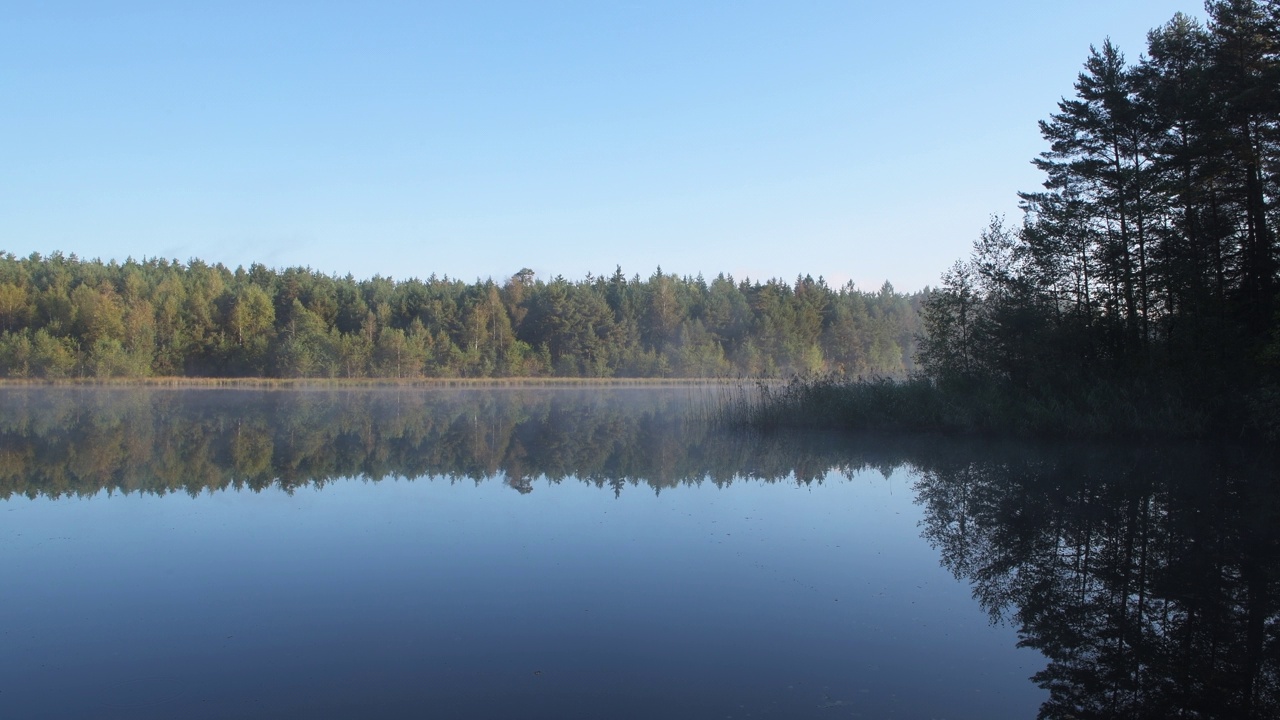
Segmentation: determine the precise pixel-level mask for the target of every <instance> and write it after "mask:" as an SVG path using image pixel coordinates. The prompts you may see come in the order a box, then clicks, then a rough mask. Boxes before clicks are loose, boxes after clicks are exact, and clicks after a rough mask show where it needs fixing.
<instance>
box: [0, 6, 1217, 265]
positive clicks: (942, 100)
mask: <svg viewBox="0 0 1280 720" xmlns="http://www.w3.org/2000/svg"><path fill="white" fill-rule="evenodd" d="M1178 11H1181V12H1184V13H1186V14H1188V15H1191V16H1193V17H1196V18H1200V19H1201V20H1203V18H1204V12H1203V8H1202V6H1201V4H1200V3H1199V2H1195V1H1176V0H1125V1H1124V2H1116V1H1115V0H1110V1H1103V0H1072V1H1070V2H1067V1H1066V0H1053V1H1050V2H1035V3H1028V2H974V3H949V2H948V3H943V2H937V3H896V4H875V5H872V4H869V3H854V2H839V1H832V2H818V1H814V2H790V3H783V2H730V1H728V0H708V1H706V2H641V1H637V2H626V3H624V2H619V3H612V2H555V1H548V2H537V3H534V2H477V3H431V2H424V3H416V2H403V3H401V2H382V3H354V2H350V3H342V2H324V3H319V2H317V3H300V2H299V3H287V2H279V3H247V2H221V3H216V4H214V3H209V4H205V5H204V6H203V7H197V6H196V4H193V3H139V2H115V3H91V2H84V3H76V2H37V3H15V4H13V5H11V6H10V7H8V8H6V10H5V12H4V17H3V18H0V93H2V94H3V96H4V97H5V98H6V102H5V110H4V112H0V138H2V139H0V251H4V252H12V253H15V254H17V255H27V254H30V253H32V252H40V253H42V254H47V253H50V252H52V251H62V252H64V253H67V254H70V253H76V254H78V255H79V256H81V257H86V258H95V257H100V258H102V259H104V260H106V259H117V260H123V259H125V258H126V257H130V256H132V257H134V258H143V257H165V258H172V259H177V260H181V261H186V260H188V259H190V258H193V257H195V258H200V259H202V260H206V261H209V262H221V263H225V264H227V265H228V266H230V267H233V268H234V267H235V266H237V265H245V266H247V265H249V264H251V263H254V262H261V263H264V264H266V265H269V266H273V267H285V266H293V265H305V266H310V267H313V268H315V269H317V270H320V271H322V272H325V273H335V274H338V275H345V274H347V273H351V274H353V275H355V276H356V277H358V278H361V277H369V276H372V275H374V274H381V275H384V276H391V277H395V278H398V279H403V278H408V277H413V276H418V277H425V276H427V275H430V274H432V273H435V274H439V275H446V274H447V275H449V276H452V277H459V278H462V279H464V280H474V279H476V278H477V277H479V278H487V277H493V278H495V279H501V278H505V277H507V276H509V275H511V274H512V273H514V272H516V271H517V270H519V269H520V268H522V267H530V268H532V269H534V270H535V271H536V272H537V273H538V275H539V276H540V277H550V276H553V275H556V274H561V275H564V276H565V277H568V278H570V279H578V278H581V277H584V276H585V275H586V274H587V273H588V272H592V273H596V274H601V273H605V274H608V273H612V272H613V270H614V267H615V266H618V265H620V266H621V267H622V269H623V271H624V272H625V273H626V274H627V275H632V274H637V273H638V274H640V275H641V276H645V277H647V276H649V275H650V274H652V272H653V271H654V269H655V268H656V267H658V266H661V267H662V269H663V270H664V271H665V272H674V273H676V274H680V275H694V274H697V273H699V272H701V273H703V274H704V275H707V276H708V277H710V276H714V275H715V274H716V273H719V272H727V273H732V274H734V275H735V276H736V277H738V278H739V279H741V278H742V277H744V276H750V277H752V278H766V277H783V278H788V279H790V278H794V277H795V276H796V275H797V274H810V275H813V276H815V277H816V276H818V275H822V276H825V277H826V278H827V279H828V281H830V282H832V283H834V284H841V283H843V282H845V281H849V280H852V281H853V282H854V283H856V284H857V285H858V286H859V287H861V288H863V289H874V288H877V287H879V285H880V284H881V283H882V282H884V281H885V280H889V281H891V282H892V283H893V284H894V285H895V286H896V287H897V288H898V289H899V290H916V289H919V288H921V287H923V286H925V285H927V284H934V283H936V279H937V277H938V276H939V274H940V273H941V272H942V271H943V270H944V269H945V268H946V267H947V266H949V265H950V264H951V263H952V262H954V261H955V260H956V259H958V258H960V257H961V256H964V255H966V254H967V252H968V249H969V246H970V244H971V242H972V240H973V238H975V237H976V236H977V234H978V232H979V231H980V230H981V229H982V228H983V227H984V226H985V225H986V224H987V221H988V218H989V216H991V215H992V214H1000V213H1003V214H1005V215H1006V216H1007V217H1009V219H1011V220H1017V217H1018V213H1017V198H1016V195H1015V193H1016V192H1017V191H1019V190H1034V189H1036V188H1037V187H1038V184H1039V181H1040V177H1039V175H1038V173H1037V172H1036V171H1035V169H1034V168H1033V167H1032V166H1031V164H1030V160H1031V159H1032V158H1033V157H1034V156H1035V155H1036V154H1037V153H1039V152H1041V151H1042V150H1043V149H1044V143H1043V142H1042V141H1041V139H1040V137H1039V132H1038V130H1037V127H1036V122H1037V121H1038V120H1041V119H1044V118H1047V117H1048V115H1049V114H1050V113H1051V112H1053V111H1054V110H1055V109H1056V106H1055V103H1056V102H1057V101H1058V99H1059V98H1061V97H1062V96H1064V95H1070V94H1071V92H1072V83H1073V82H1074V80H1075V77H1076V75H1077V73H1078V72H1079V70H1080V68H1081V66H1082V64H1083V62H1084V60H1085V58H1086V56H1087V54H1088V50H1089V45H1090V44H1101V43H1102V41H1103V40H1104V39H1105V38H1107V37H1108V36H1109V37H1110V38H1111V39H1112V40H1113V41H1114V42H1115V43H1117V44H1118V45H1119V47H1120V48H1121V49H1122V50H1123V51H1124V52H1125V54H1126V56H1127V57H1128V58H1129V59H1130V60H1136V59H1137V58H1138V56H1139V54H1140V53H1141V52H1142V50H1143V46H1144V39H1145V35H1146V32H1147V31H1148V30H1149V29H1151V28H1153V27H1156V26H1158V25H1161V24H1163V23H1165V22H1166V21H1168V20H1169V18H1170V17H1172V16H1173V14H1174V13H1175V12H1178Z"/></svg>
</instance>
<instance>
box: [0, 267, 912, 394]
mask: <svg viewBox="0 0 1280 720" xmlns="http://www.w3.org/2000/svg"><path fill="white" fill-rule="evenodd" d="M923 299H924V294H923V293H916V294H912V295H906V294H902V293H899V292H897V291H896V290H894V289H893V287H892V286H891V285H889V284H888V283H885V285H884V286H883V287H882V288H880V289H879V290H877V291H874V292H864V291H860V290H858V289H856V288H855V287H854V286H853V285H852V284H846V285H844V286H843V287H839V288H834V287H831V286H829V285H828V284H827V283H826V282H825V281H824V280H823V279H822V278H821V277H819V278H818V279H817V280H815V279H813V278H812V277H810V276H807V275H806V276H802V277H797V278H796V279H795V281H794V282H786V281H783V280H778V279H771V280H767V281H764V282H760V281H751V280H749V279H743V280H735V279H734V278H733V277H731V276H728V275H723V274H722V275H718V276H716V277H715V278H714V279H712V280H711V281H710V282H707V281H706V280H705V279H703V277H702V276H700V275H699V276H697V277H678V276H675V275H671V274H666V273H663V272H662V270H661V268H659V269H658V270H657V271H656V272H654V273H653V275H651V276H650V277H649V278H648V279H641V278H640V277H639V276H638V275H634V276H632V277H630V278H628V277H627V276H625V275H624V274H623V273H622V269H621V268H618V269H617V270H615V272H614V273H613V274H612V275H608V276H606V275H600V276H593V275H588V276H587V277H586V278H585V279H583V280H578V281H570V280H567V279H565V278H563V277H559V276H557V277H554V278H551V279H550V280H544V279H541V278H537V277H536V276H535V274H534V273H533V271H531V270H528V269H527V268H525V269H521V270H519V271H518V272H516V273H515V274H513V275H512V276H511V277H510V278H508V279H506V280H505V281H504V282H502V283H501V284H499V283H496V282H494V281H492V280H476V281H474V282H470V283H467V282H463V281H461V280H457V279H451V278H449V277H447V276H446V277H437V276H436V275H431V276H429V277H427V278H426V279H425V280H422V279H417V278H410V279H408V280H399V281H397V280H393V279H391V278H386V277H373V278H370V279H365V280H357V279H355V278H353V277H351V276H349V275H348V276H347V277H334V276H329V275H325V274H323V273H319V272H316V271H314V270H311V269H309V268H299V267H293V268H287V269H284V270H275V269H271V268H267V267H264V266H262V265H256V264H255V265H253V266H251V267H249V268H248V269H244V268H237V269H235V270H231V269H228V268H226V267H224V266H222V265H210V264H207V263H204V262H202V261H200V260H191V261H189V262H187V263H180V262H178V261H169V260H163V259H148V260H143V261H135V260H128V261H126V262H124V263H117V262H114V261H113V262H107V263H104V262H102V261H99V260H82V259H80V258H77V257H76V256H75V255H69V256H64V255H62V254H60V253H54V254H52V255H49V256H41V255H39V254H33V255H31V256H29V257H25V258H19V257H15V256H14V255H12V254H0V376H4V377H11V378H65V377H143V376H149V375H158V376H220V377H244V376H254V377H326V378H329V377H350V378H357V377H391V378H419V377H459V376H461V377H512V376H548V375H556V376H566V377H721V376H750V377H776V376H785V375H791V374H797V373H817V372H833V373H838V374H845V375H850V376H859V375H866V376H870V375H877V376H902V375H905V374H906V373H908V372H909V371H911V370H912V369H913V368H914V354H915V336H916V333H917V330H918V327H917V317H918V309H919V306H920V304H921V302H923Z"/></svg>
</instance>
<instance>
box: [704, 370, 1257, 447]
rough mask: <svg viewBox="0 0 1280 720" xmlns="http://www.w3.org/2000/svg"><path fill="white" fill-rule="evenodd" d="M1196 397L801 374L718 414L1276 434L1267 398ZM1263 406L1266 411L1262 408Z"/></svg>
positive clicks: (1081, 435)
mask: <svg viewBox="0 0 1280 720" xmlns="http://www.w3.org/2000/svg"><path fill="white" fill-rule="evenodd" d="M1260 402H1261V403H1262V404H1261V405H1259V404H1258V402H1253V403H1250V402H1249V401H1247V400H1245V399H1240V398H1234V399H1228V398H1220V399H1219V401H1218V402H1215V403H1204V402H1194V401H1191V400H1188V399H1186V398H1185V397H1184V396H1183V395H1182V394H1181V393H1180V392H1178V391H1176V390H1175V389H1171V388H1169V387H1160V386H1157V385H1154V384H1152V385H1148V386H1141V385H1134V384H1125V385H1120V384H1117V383H1107V382H1102V381H1098V382H1095V383H1093V384H1092V385H1090V386H1087V387H1085V386H1081V387H1077V388H1074V389H1073V391H1072V392H1071V393H1069V394H1057V395H1049V394H1047V393H1035V392H1030V391H1023V392H1010V391H1008V390H1006V389H1004V388H1001V387H997V386H995V385H991V384H985V385H984V384H977V383H975V384H972V385H969V386H966V387H954V388H947V389H945V390H944V389H943V388H941V387H939V386H938V385H936V384H935V383H933V382H931V381H929V380H926V379H919V378H917V379H911V380H906V381H893V380H887V379H876V380H849V379H844V378H829V377H827V378H810V379H796V380H792V381H791V382H789V383H786V384H784V385H775V386H768V385H760V386H756V387H739V388H737V389H736V390H734V391H732V392H729V393H727V394H726V395H725V396H724V397H723V398H722V401H721V402H720V404H719V407H718V408H717V409H716V411H715V416H716V419H717V420H718V421H719V422H721V423H723V424H726V425H728V426H731V427H742V428H753V429H757V430H772V429H780V428H813V429H831V430H845V431H894V432H904V431H905V432H930V433H949V434H973V435H991V436H1013V437H1038V438H1072V439H1085V440H1098V439H1106V440H1115V439H1177V438H1221V439H1230V440H1249V439H1255V440H1269V439H1275V437H1276V433H1277V428H1276V427H1275V426H1274V417H1275V414H1274V412H1273V411H1274V408H1273V407H1270V405H1272V404H1274V399H1273V400H1272V401H1271V402H1266V401H1265V398H1263V399H1262V400H1261V401H1260ZM1262 405H1266V406H1268V407H1263V406H1262Z"/></svg>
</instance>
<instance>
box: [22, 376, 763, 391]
mask: <svg viewBox="0 0 1280 720" xmlns="http://www.w3.org/2000/svg"><path fill="white" fill-rule="evenodd" d="M759 382H766V383H770V382H782V381H771V380H761V379H757V378H570V377H511V378H261V377H253V378H243V377H241V378H237V377H219V378H205V377H194V378H193V377H150V378H58V379H48V378H39V379H37V378H30V379H27V378H0V389H7V388H53V387H61V388H75V387H84V388H111V387H119V388H193V389H197V388H198V389H219V388H225V389H245V388H248V389H281V390H287V389H306V390H314V389H334V390H341V389H360V388H401V389H403V388H422V389H435V388H491V387H547V388H551V387H566V388H567V387H695V386H716V387H733V386H746V385H755V384H757V383H759Z"/></svg>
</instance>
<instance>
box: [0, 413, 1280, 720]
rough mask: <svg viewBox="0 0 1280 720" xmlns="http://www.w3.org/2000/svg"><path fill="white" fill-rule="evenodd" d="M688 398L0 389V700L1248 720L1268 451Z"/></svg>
mask: <svg viewBox="0 0 1280 720" xmlns="http://www.w3.org/2000/svg"><path fill="white" fill-rule="evenodd" d="M706 402H707V399H706V397H705V396H704V395H701V394H699V393H698V392H696V391H691V390H686V389H679V390H671V389H667V390H655V389H646V390H596V391H578V390H541V391H538V390H492V391H465V392H463V391H457V392H451V391H415V392H403V391H401V392H396V391H351V392H299V391H288V392H257V391H253V392H250V391H227V390H221V391H193V390H185V391H164V390H151V391H143V390H130V391H120V390H117V391H102V390H98V391H91V390H4V391H0V404H2V405H0V407H2V408H3V417H2V418H0V498H3V500H0V578H3V581H2V584H0V607H3V608H5V612H3V613H2V614H0V707H3V708H6V710H5V712H4V713H3V714H4V715H5V716H8V717H24V718H46V717H47V718H61V717H105V718H114V717H120V718H126V717H127V718H150V717H155V718H161V717H164V718H168V717H190V718H202V717H208V718H227V717H263V718H265V717H280V716H296V717H354V716H365V717H424V716H434V717H482V718H487V717H492V718H520V717H536V718H541V717H547V718H552V717H557V718H559V717H563V718H601V717H614V718H657V717H670V718H729V717H732V718H748V717H756V718H758V717H778V718H807V717H812V718H837V717H865V718H882V717H900V718H1032V717H1035V716H1036V714H1037V712H1041V711H1044V712H1045V713H1046V714H1047V716H1049V717H1072V716H1082V715H1090V713H1092V715H1091V716H1096V717H1106V716H1112V715H1114V716H1130V715H1133V714H1134V712H1133V710H1134V709H1135V708H1137V709H1141V710H1142V712H1146V711H1147V710H1150V709H1154V708H1164V709H1166V710H1167V709H1170V708H1183V709H1190V710H1191V711H1192V713H1191V714H1192V716H1214V713H1215V712H1221V715H1220V716H1223V717H1228V716H1231V717H1240V716H1244V717H1248V716H1256V717H1269V716H1270V714H1271V713H1272V712H1273V711H1274V708H1275V707H1276V706H1275V701H1276V686H1277V682H1276V681H1277V673H1276V662H1277V638H1276V619H1277V612H1276V593H1275V591H1276V589H1277V588H1276V583H1277V581H1278V575H1277V573H1276V568H1277V564H1278V563H1277V553H1276V548H1277V540H1276V532H1277V531H1276V525H1277V524H1276V522H1275V520H1276V519H1277V517H1278V513H1277V505H1278V504H1280V503H1277V502H1275V501H1274V499H1273V495H1272V494H1271V493H1269V492H1264V491H1263V489H1262V488H1266V487H1269V488H1271V489H1272V490H1274V482H1273V480H1274V478H1272V479H1271V480H1272V481H1269V482H1262V481H1260V480H1259V478H1262V479H1263V480H1266V479H1267V477H1268V473H1269V469H1268V468H1269V466H1268V465H1267V464H1266V462H1265V460H1262V459H1257V460H1253V459H1250V458H1249V457H1247V456H1241V455H1240V454H1232V453H1218V454H1213V453H1207V452H1194V453H1190V452H1180V453H1170V452H1169V451H1167V450H1150V451H1141V450H1127V451H1117V450H1099V449H1081V448H1070V449H1063V450H1059V451H1051V450H1047V449H1044V448H1027V447H1020V446H998V447H997V446H990V445H985V446H981V445H972V444H962V443H948V442H943V441H938V440H934V441H929V440H920V439H917V440H910V441H909V440H903V439H897V440H894V439H886V438H852V439H851V438H832V437H822V436H817V435H807V436H772V437H765V438H751V437H743V436H735V435H730V434H722V433H719V432H716V431H713V430H711V429H709V428H707V427H706V425H705V424H703V423H699V422H697V421H696V420H694V419H692V418H691V416H690V414H689V410H690V408H693V409H694V410H695V411H696V410H697V408H700V407H703V406H704V405H705V403H706ZM694 414H695V415H696V412H695V413H694ZM1175 469H1176V470H1177V471H1178V472H1179V473H1183V474H1187V475H1188V477H1190V478H1191V479H1190V480H1188V481H1186V482H1183V481H1181V480H1179V479H1178V478H1175V477H1172V475H1171V473H1172V472H1173V470H1175ZM1206 648H1211V650H1206ZM1206 653H1207V654H1206ZM1179 663H1181V664H1179ZM1033 676H1034V679H1033ZM1151 716H1160V713H1158V712H1155V713H1152V715H1151Z"/></svg>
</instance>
